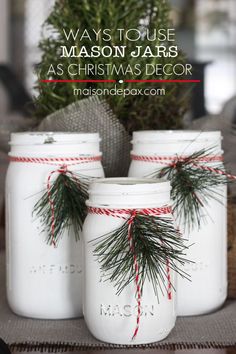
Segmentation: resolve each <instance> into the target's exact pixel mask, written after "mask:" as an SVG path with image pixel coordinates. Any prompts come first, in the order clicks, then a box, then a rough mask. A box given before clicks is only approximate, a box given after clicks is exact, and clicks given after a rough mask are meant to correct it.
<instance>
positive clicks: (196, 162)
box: [131, 154, 236, 180]
mask: <svg viewBox="0 0 236 354" xmlns="http://www.w3.org/2000/svg"><path fill="white" fill-rule="evenodd" d="M131 160H134V161H142V162H153V163H159V164H163V165H166V166H170V167H173V168H175V167H176V164H177V163H178V162H185V161H188V162H189V163H190V164H192V165H193V166H194V167H195V168H199V169H202V170H207V171H210V172H212V173H216V174H220V175H222V176H225V177H227V178H229V179H233V180H236V176H234V175H232V174H230V173H227V172H225V171H224V170H221V169H218V168H215V167H211V166H207V165H202V164H204V163H213V162H215V163H217V162H223V157H222V156H217V155H212V156H204V157H196V158H193V159H192V160H191V158H190V156H174V157H172V156H144V155H135V154H131Z"/></svg>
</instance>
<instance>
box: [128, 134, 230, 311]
mask: <svg viewBox="0 0 236 354" xmlns="http://www.w3.org/2000/svg"><path fill="white" fill-rule="evenodd" d="M221 141H222V137H221V133H220V132H219V131H213V132H201V131H178V130H177V131H140V132H134V133H133V142H132V144H133V150H132V153H131V154H132V155H133V156H147V157H156V156H158V157H164V156H167V157H173V158H174V157H176V154H177V155H179V156H181V155H182V156H188V155H191V154H193V153H195V152H198V151H201V150H202V149H212V152H211V154H213V155H216V156H222V149H221ZM168 163H169V161H168V162H167V164H168ZM206 165H208V166H210V164H206ZM164 166H165V165H163V163H159V162H149V161H143V160H142V159H141V160H134V159H132V162H131V165H130V169H129V176H131V177H144V176H145V177H150V175H151V174H152V173H153V172H154V171H157V170H158V169H161V168H163V167H164ZM214 191H215V193H216V194H215V195H216V196H217V199H218V200H216V199H214V198H211V199H209V201H208V203H207V204H206V205H204V208H201V209H200V212H201V221H202V222H201V227H200V229H198V227H197V226H196V227H195V228H194V229H192V230H191V231H190V232H189V231H188V229H187V228H186V227H185V228H184V225H183V223H182V224H181V225H179V227H180V230H181V231H182V232H183V230H184V229H185V232H183V237H184V238H185V239H187V240H188V242H189V245H191V247H190V248H189V249H188V250H187V258H188V259H190V260H191V261H193V262H194V263H193V264H187V265H185V266H184V270H185V271H186V272H187V273H188V274H189V275H190V276H191V282H188V281H186V280H185V279H182V278H181V277H177V315H180V316H189V315H201V314H205V313H208V312H211V311H213V310H216V309H217V308H219V307H220V306H221V305H222V304H223V303H224V301H225V299H226V295H227V210H226V209H227V208H226V205H227V198H226V194H227V187H226V185H222V186H218V187H214Z"/></svg>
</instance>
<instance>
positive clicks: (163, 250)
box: [92, 214, 188, 297]
mask: <svg viewBox="0 0 236 354" xmlns="http://www.w3.org/2000/svg"><path fill="white" fill-rule="evenodd" d="M128 228H129V220H127V221H125V222H124V224H123V225H122V226H120V227H119V228H118V229H116V230H114V231H112V232H110V233H108V234H106V235H104V236H101V237H99V238H97V239H96V240H93V241H92V242H93V244H94V246H95V249H94V255H95V257H96V258H97V260H98V261H99V263H100V266H101V274H103V276H104V280H109V281H111V282H113V283H114V285H115V287H116V289H117V294H120V293H121V292H122V291H123V290H124V288H125V287H126V286H127V285H129V284H130V283H131V282H133V281H134V280H135V275H136V274H135V269H134V253H135V256H136V258H137V263H138V265H139V285H140V287H141V290H142V288H143V285H144V282H145V281H146V280H148V281H150V282H151V284H152V287H153V290H154V293H155V295H156V296H157V297H158V296H159V295H158V294H159V291H161V292H162V294H163V293H164V289H165V290H166V291H167V288H166V283H167V276H168V274H167V263H168V265H169V268H170V269H173V270H174V271H175V272H177V273H178V274H180V276H182V277H185V278H188V274H187V273H185V272H184V270H182V269H181V268H180V265H184V264H185V263H186V262H188V261H187V260H186V259H185V253H184V251H185V250H186V248H187V247H186V246H185V245H184V240H183V238H182V237H180V234H179V233H178V231H176V229H175V227H174V225H173V221H172V220H171V219H170V218H161V217H154V216H148V215H141V214H137V215H136V216H135V218H134V219H133V222H132V225H131V233H132V240H133V248H134V251H132V249H131V248H130V245H129V240H128ZM172 286H173V284H172Z"/></svg>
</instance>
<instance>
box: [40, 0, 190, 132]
mask: <svg viewBox="0 0 236 354" xmlns="http://www.w3.org/2000/svg"><path fill="white" fill-rule="evenodd" d="M169 13H170V7H169V3H168V0H117V1H115V0H99V1H96V0H56V2H55V5H54V8H53V10H52V12H51V14H50V15H49V17H48V19H47V20H46V22H45V25H44V26H45V27H46V28H47V30H48V31H47V36H46V37H44V38H43V39H42V40H41V42H40V44H39V46H40V48H41V50H42V60H41V63H40V64H39V66H38V69H37V74H38V78H39V80H40V79H58V78H60V79H101V78H102V79H115V80H120V79H150V78H151V79H152V78H153V77H150V76H145V75H144V74H141V75H139V76H135V77H134V76H133V75H131V74H130V75H127V76H126V77H125V78H123V77H121V76H120V75H116V74H114V75H112V76H110V77H109V76H104V77H101V76H99V75H85V74H83V73H82V74H80V76H77V77H74V76H73V77H70V75H69V74H68V73H67V72H66V73H64V74H63V75H62V76H60V77H58V76H57V75H55V74H53V73H51V74H50V75H47V72H48V69H49V67H50V65H51V64H53V66H54V67H56V65H57V64H58V63H59V62H60V63H63V65H64V66H65V67H66V66H68V65H69V64H73V63H74V64H81V65H82V66H84V65H85V64H88V62H89V63H91V64H115V65H116V66H119V65H120V64H122V65H123V66H124V67H125V66H127V65H128V64H130V65H132V66H133V67H134V66H135V64H140V66H141V67H142V68H143V67H144V65H145V64H147V63H151V64H153V65H156V64H162V65H164V64H167V63H170V64H175V63H177V62H178V63H181V62H184V58H183V55H182V54H181V53H179V54H178V57H176V58H165V57H161V58H142V57H139V58H130V56H125V57H124V58H123V57H119V58H113V57H109V58H104V57H102V56H101V57H99V58H89V61H88V58H83V57H80V58H60V55H61V46H67V48H68V49H69V48H70V47H71V46H78V47H79V48H80V47H81V46H86V48H87V49H88V50H89V49H90V48H91V46H93V45H100V46H105V45H110V46H113V45H119V46H122V45H126V46H127V47H128V50H129V52H131V51H132V50H134V49H135V46H137V45H140V46H143V47H145V46H147V45H148V46H150V47H151V48H152V49H153V51H155V46H158V45H160V42H159V41H158V40H157V41H148V39H147V38H146V37H145V36H144V38H142V39H141V40H139V41H137V42H136V41H127V40H126V39H125V38H124V39H123V42H117V43H115V40H114V38H115V34H116V33H117V32H116V31H117V29H120V28H124V29H126V30H127V29H130V28H136V29H137V28H140V24H141V26H142V30H144V32H145V31H146V29H149V30H150V32H152V31H153V30H154V29H159V28H163V29H168V28H170V27H171V22H170V18H169ZM63 28H64V29H65V30H66V31H67V32H68V31H69V30H70V29H74V30H76V29H80V32H83V30H85V29H87V30H89V31H91V29H93V28H94V29H96V30H98V29H99V28H102V29H105V28H108V29H112V31H113V40H112V41H110V42H104V41H102V40H101V42H100V43H97V42H94V43H93V42H91V41H89V40H88V39H83V40H82V41H76V40H73V38H72V37H70V40H68V41H67V40H66V39H65V35H64V32H63ZM165 45H167V46H168V43H165ZM158 78H159V79H177V78H179V76H177V75H174V74H173V75H170V76H166V77H164V76H162V77H158ZM117 85H118V87H119V88H129V89H131V88H165V89H166V94H165V95H159V96H151V95H148V96H138V95H137V96H132V95H130V96H126V97H123V96H118V95H117V96H107V97H106V99H107V100H108V102H109V104H110V106H111V108H112V109H113V111H114V112H115V114H116V115H117V117H118V118H119V119H120V120H121V122H122V123H123V124H124V126H125V127H126V129H127V130H128V131H132V130H139V129H170V128H173V129H174V128H179V127H181V124H182V117H183V114H184V112H185V110H186V98H185V95H183V84H182V83H181V84H176V83H167V84H161V85H160V84H157V83H122V84H119V83H118V84H117ZM36 87H37V89H38V91H39V95H38V96H37V98H36V99H35V101H36V115H37V117H38V118H39V119H42V118H44V117H45V116H46V115H48V114H50V113H52V112H55V111H56V110H58V109H60V108H63V107H65V106H67V105H68V104H70V103H72V102H74V101H75V100H79V99H81V98H83V97H81V96H75V95H73V89H74V88H89V87H95V88H104V87H106V88H109V87H110V88H111V87H114V83H109V84H108V83H106V84H104V83H94V84H91V83H79V84H78V83H40V84H37V86H36Z"/></svg>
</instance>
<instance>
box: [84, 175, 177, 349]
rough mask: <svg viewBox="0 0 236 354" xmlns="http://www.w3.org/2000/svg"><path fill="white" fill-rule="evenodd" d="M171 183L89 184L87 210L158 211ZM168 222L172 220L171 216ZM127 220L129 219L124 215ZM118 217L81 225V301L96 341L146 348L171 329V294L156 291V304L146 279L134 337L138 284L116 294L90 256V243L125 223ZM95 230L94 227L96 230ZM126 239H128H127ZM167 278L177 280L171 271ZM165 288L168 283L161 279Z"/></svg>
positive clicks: (120, 180) (99, 218)
mask: <svg viewBox="0 0 236 354" xmlns="http://www.w3.org/2000/svg"><path fill="white" fill-rule="evenodd" d="M169 202H170V184H169V182H166V181H164V182H163V181H161V180H159V181H157V180H146V179H141V180H140V179H129V178H107V179H101V180H99V181H97V182H95V183H92V184H91V185H90V189H89V200H88V202H87V205H88V206H89V208H98V209H99V210H100V209H103V210H106V209H107V208H109V209H110V208H111V209H113V210H114V212H116V211H118V210H120V209H127V208H128V209H143V208H157V207H163V206H164V205H166V204H167V205H169ZM168 217H170V218H172V215H171V214H168ZM127 218H128V216H127ZM124 222H125V221H124V220H123V219H122V218H119V217H113V216H109V215H102V214H99V212H98V214H96V213H91V212H89V213H88V215H87V217H86V219H85V223H84V226H83V241H84V281H85V284H84V300H83V311H84V318H85V321H86V324H87V326H88V328H89V330H90V331H91V333H92V334H93V335H94V337H96V338H97V339H99V340H101V341H104V342H109V343H114V344H144V343H151V342H156V341H160V340H161V339H163V338H165V337H167V336H168V334H169V333H170V331H171V330H172V328H173V327H174V325H175V320H176V310H175V294H174V292H172V296H171V298H168V296H167V291H166V289H164V288H163V293H161V291H159V292H158V293H159V302H158V298H157V297H156V295H155V293H154V291H153V287H152V284H151V282H150V281H148V280H145V283H144V287H143V293H142V297H141V308H140V310H141V316H140V325H139V329H138V333H137V336H136V337H135V338H132V337H133V334H134V329H135V326H136V321H137V311H138V306H137V299H136V295H135V294H136V285H135V283H134V282H131V283H130V284H129V285H128V286H126V287H125V288H124V290H123V291H122V292H121V293H120V294H119V295H117V289H116V288H115V286H114V283H112V282H110V281H109V280H105V274H104V273H102V272H101V269H100V264H99V262H98V260H97V259H96V257H95V256H94V248H95V246H94V244H93V242H94V240H95V239H97V238H98V237H100V236H102V235H106V234H107V233H109V232H111V231H114V229H117V228H118V227H120V226H121V225H123V224H124ZM95 225H96V226H95ZM127 237H128V235H127ZM170 279H171V282H172V284H175V276H174V274H173V272H172V270H170ZM164 282H165V286H166V288H167V287H168V281H167V279H165V280H164Z"/></svg>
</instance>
